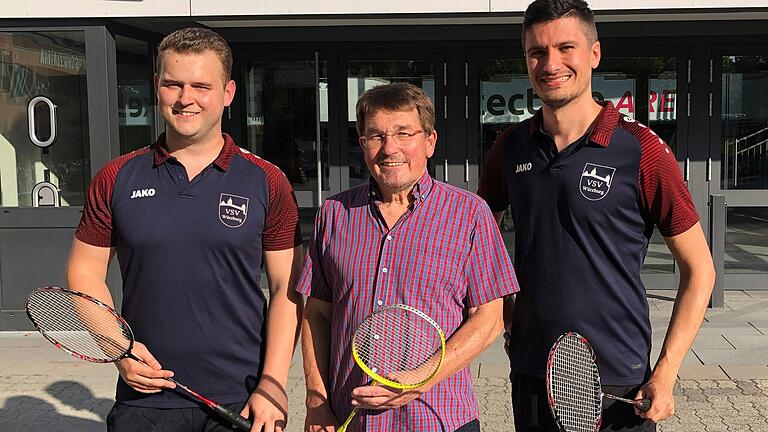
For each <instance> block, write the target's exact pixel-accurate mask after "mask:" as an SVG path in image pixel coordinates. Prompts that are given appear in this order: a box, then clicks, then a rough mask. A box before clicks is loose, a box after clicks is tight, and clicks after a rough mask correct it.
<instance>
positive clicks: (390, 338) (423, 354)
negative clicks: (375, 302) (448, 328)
mask: <svg viewBox="0 0 768 432" xmlns="http://www.w3.org/2000/svg"><path fill="white" fill-rule="evenodd" d="M354 349H355V351H356V355H357V358H358V360H359V361H360V362H362V363H363V364H362V365H361V367H362V368H363V369H364V370H366V369H367V370H366V373H368V374H369V375H371V377H372V378H374V379H375V380H376V381H379V382H381V383H383V384H385V385H388V386H391V387H395V388H413V387H417V386H419V385H421V384H423V383H424V382H426V381H428V380H429V379H430V378H431V377H432V376H433V375H434V374H435V372H436V371H437V370H438V368H439V367H440V364H441V362H442V354H443V352H442V351H443V339H442V334H441V331H440V329H439V328H438V327H436V325H435V324H434V323H432V322H431V321H430V320H428V319H426V318H425V317H423V316H422V315H420V314H418V313H416V312H415V311H412V310H410V309H406V308H399V307H391V308H387V309H384V310H382V311H381V312H378V313H376V314H374V315H372V316H370V317H369V318H368V319H366V320H365V321H364V322H363V323H362V324H361V325H360V327H359V328H358V330H357V332H356V334H355V339H354Z"/></svg>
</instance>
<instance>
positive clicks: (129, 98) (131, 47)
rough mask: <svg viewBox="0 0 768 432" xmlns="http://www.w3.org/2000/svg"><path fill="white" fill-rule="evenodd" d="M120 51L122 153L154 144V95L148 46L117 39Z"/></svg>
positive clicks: (134, 41) (120, 130)
mask: <svg viewBox="0 0 768 432" xmlns="http://www.w3.org/2000/svg"><path fill="white" fill-rule="evenodd" d="M115 47H116V50H117V53H116V55H117V118H118V124H119V127H118V129H119V134H120V154H125V153H128V152H131V151H133V150H136V149H138V148H141V147H146V146H148V145H150V144H152V142H154V140H155V138H156V136H157V134H156V127H155V106H156V103H155V92H154V89H153V69H154V68H153V66H152V59H153V56H152V53H151V50H150V46H149V43H147V42H144V41H140V40H136V39H131V38H128V37H125V36H121V35H117V36H115Z"/></svg>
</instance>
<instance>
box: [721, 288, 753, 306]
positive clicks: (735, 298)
mask: <svg viewBox="0 0 768 432" xmlns="http://www.w3.org/2000/svg"><path fill="white" fill-rule="evenodd" d="M723 298H724V299H725V302H726V303H729V304H730V303H741V302H753V301H754V300H755V298H754V297H752V296H751V295H749V294H747V293H746V292H745V291H734V290H728V291H725V292H724V293H723Z"/></svg>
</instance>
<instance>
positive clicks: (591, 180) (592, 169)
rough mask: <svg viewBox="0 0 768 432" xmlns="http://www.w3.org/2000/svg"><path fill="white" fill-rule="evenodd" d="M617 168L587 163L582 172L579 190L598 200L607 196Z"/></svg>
mask: <svg viewBox="0 0 768 432" xmlns="http://www.w3.org/2000/svg"><path fill="white" fill-rule="evenodd" d="M615 173H616V168H611V167H608V166H603V165H596V164H591V163H587V164H586V165H584V170H582V172H581V181H580V182H579V191H580V192H581V195H582V196H584V198H586V199H588V200H590V201H598V200H601V199H603V198H605V196H606V195H608V192H609V191H610V190H611V184H612V183H613V176H614V174H615Z"/></svg>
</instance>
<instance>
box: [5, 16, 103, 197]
mask: <svg viewBox="0 0 768 432" xmlns="http://www.w3.org/2000/svg"><path fill="white" fill-rule="evenodd" d="M84 39H85V35H84V33H83V32H81V31H56V32H0V206H2V207H30V206H32V205H33V204H38V205H40V206H53V205H61V206H71V205H83V198H84V195H85V187H86V185H87V184H88V182H89V180H90V160H89V156H88V104H87V100H88V98H87V92H86V56H85V41H84Z"/></svg>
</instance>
